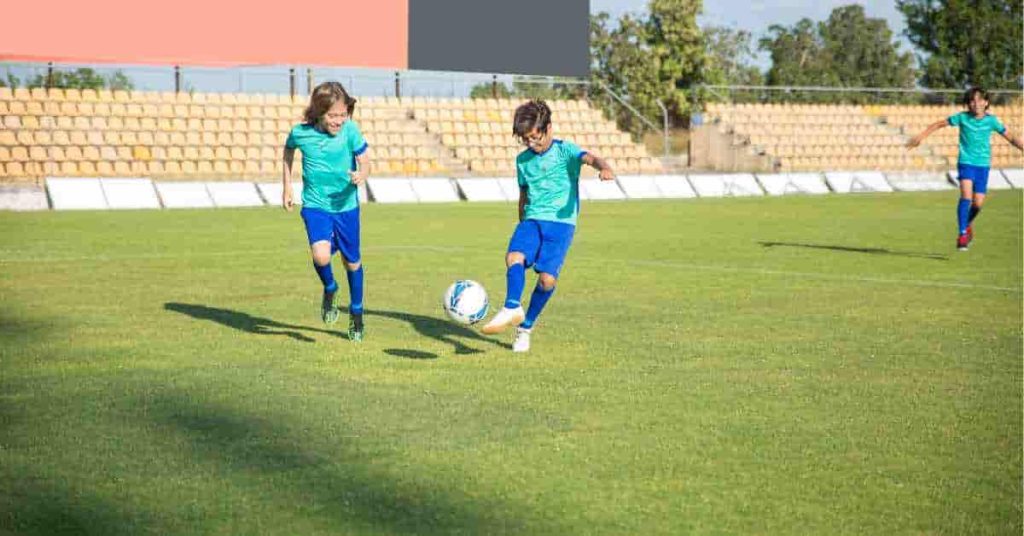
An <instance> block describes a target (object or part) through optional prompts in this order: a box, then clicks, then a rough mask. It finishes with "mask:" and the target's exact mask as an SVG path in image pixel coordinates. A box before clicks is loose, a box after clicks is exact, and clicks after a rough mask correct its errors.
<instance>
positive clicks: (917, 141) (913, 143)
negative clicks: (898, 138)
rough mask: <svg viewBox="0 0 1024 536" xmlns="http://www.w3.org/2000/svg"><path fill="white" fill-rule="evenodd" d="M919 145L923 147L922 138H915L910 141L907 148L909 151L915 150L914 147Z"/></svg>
mask: <svg viewBox="0 0 1024 536" xmlns="http://www.w3.org/2000/svg"><path fill="white" fill-rule="evenodd" d="M918 145H921V138H918V137H917V136H914V137H913V138H910V141H908V142H907V148H908V149H913V148H914V147H917V146H918Z"/></svg>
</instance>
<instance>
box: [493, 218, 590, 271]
mask: <svg viewBox="0 0 1024 536" xmlns="http://www.w3.org/2000/svg"><path fill="white" fill-rule="evenodd" d="M575 233H576V226H575V225H572V224H569V223H559V222H554V221H542V220H526V221H523V222H519V225H516V230H515V231H514V232H513V233H512V239H511V240H509V243H508V252H509V253H512V252H513V251H516V252H519V253H522V254H523V255H524V256H525V257H526V267H527V268H529V267H531V266H532V267H533V270H534V271H535V272H543V273H546V274H551V275H553V276H554V277H555V278H556V279H557V278H558V272H560V271H561V270H562V264H563V263H564V262H565V255H566V254H567V253H569V246H570V245H572V237H573V235H574V234H575Z"/></svg>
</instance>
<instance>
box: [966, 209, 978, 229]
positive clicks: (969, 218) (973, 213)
mask: <svg viewBox="0 0 1024 536" xmlns="http://www.w3.org/2000/svg"><path fill="white" fill-rule="evenodd" d="M979 212H981V207H979V206H978V205H971V214H970V216H967V225H970V224H971V223H973V222H974V218H977V217H978V213H979Z"/></svg>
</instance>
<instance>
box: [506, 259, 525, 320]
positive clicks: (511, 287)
mask: <svg viewBox="0 0 1024 536" xmlns="http://www.w3.org/2000/svg"><path fill="white" fill-rule="evenodd" d="M505 283H506V285H505V288H506V291H505V307H507V308H508V309H515V308H516V307H519V306H520V305H522V303H521V302H520V301H519V300H520V299H521V298H522V297H523V287H525V286H526V267H525V266H523V265H522V264H520V263H518V262H517V263H515V264H513V265H512V266H509V267H508V271H507V272H505Z"/></svg>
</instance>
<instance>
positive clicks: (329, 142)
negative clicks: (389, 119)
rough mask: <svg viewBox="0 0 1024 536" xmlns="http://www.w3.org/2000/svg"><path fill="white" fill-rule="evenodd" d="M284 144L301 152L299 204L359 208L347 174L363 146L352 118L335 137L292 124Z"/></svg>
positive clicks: (329, 208)
mask: <svg viewBox="0 0 1024 536" xmlns="http://www.w3.org/2000/svg"><path fill="white" fill-rule="evenodd" d="M285 147H287V148H289V149H298V150H300V151H302V206H304V207H312V208H318V209H321V210H326V211H328V212H345V211H348V210H352V209H354V208H359V192H358V189H357V187H356V185H354V184H352V180H351V176H350V173H351V172H352V170H354V169H355V168H356V157H357V156H359V155H361V154H363V153H364V152H366V147H367V146H366V140H364V139H363V134H362V133H361V132H359V125H357V124H356V122H355V121H352V120H351V119H350V120H348V121H345V123H344V124H343V125H342V126H341V131H340V132H338V135H337V136H332V135H330V134H328V133H326V132H323V131H321V130H319V129H317V128H316V127H314V126H312V125H309V124H306V123H303V124H301V125H295V127H293V128H292V131H291V132H290V133H288V141H286V142H285Z"/></svg>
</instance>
